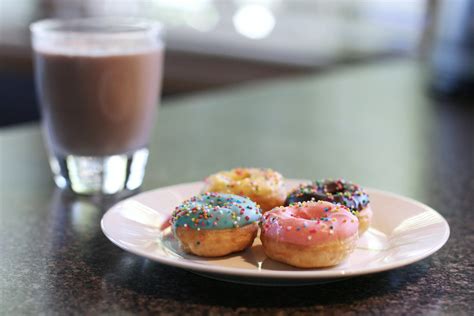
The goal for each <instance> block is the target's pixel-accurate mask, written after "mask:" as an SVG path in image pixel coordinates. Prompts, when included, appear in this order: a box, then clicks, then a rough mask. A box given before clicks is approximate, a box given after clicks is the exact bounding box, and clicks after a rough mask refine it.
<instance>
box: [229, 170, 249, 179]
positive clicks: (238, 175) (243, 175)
mask: <svg viewBox="0 0 474 316" xmlns="http://www.w3.org/2000/svg"><path fill="white" fill-rule="evenodd" d="M250 176H251V175H250V172H248V171H247V170H243V169H236V170H235V171H234V174H233V177H232V179H233V180H235V181H239V180H245V179H248V178H250Z"/></svg>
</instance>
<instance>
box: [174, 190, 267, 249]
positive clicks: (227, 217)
mask: <svg viewBox="0 0 474 316" xmlns="http://www.w3.org/2000/svg"><path fill="white" fill-rule="evenodd" d="M261 216H262V213H261V211H260V209H259V207H258V205H257V204H255V202H253V201H251V200H250V199H248V198H246V197H242V196H237V195H233V194H223V193H204V194H200V195H197V196H194V197H192V198H190V199H189V200H187V201H185V202H183V203H182V204H181V205H179V206H178V207H176V209H175V210H174V212H173V214H172V216H171V221H170V222H171V226H172V230H173V233H174V236H175V237H176V239H178V241H179V244H180V247H181V249H182V250H183V251H185V252H187V253H191V254H194V255H197V256H202V257H219V256H225V255H228V254H230V253H233V252H238V251H241V250H244V249H245V248H247V247H250V246H251V245H252V244H253V241H254V239H255V237H256V236H257V231H258V222H259V220H260V218H261Z"/></svg>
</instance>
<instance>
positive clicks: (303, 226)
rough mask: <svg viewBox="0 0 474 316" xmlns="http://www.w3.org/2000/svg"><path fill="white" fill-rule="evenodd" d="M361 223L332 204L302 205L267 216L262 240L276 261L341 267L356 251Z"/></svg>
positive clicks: (286, 208)
mask: <svg viewBox="0 0 474 316" xmlns="http://www.w3.org/2000/svg"><path fill="white" fill-rule="evenodd" d="M358 226H359V221H358V220H357V217H356V216H355V215H354V214H352V213H351V212H350V211H349V209H347V208H346V207H344V206H342V205H335V204H332V203H330V202H325V201H318V202H302V203H296V204H292V205H291V206H287V207H277V208H275V209H273V210H271V211H270V212H267V213H265V214H264V215H263V218H262V221H261V233H260V240H261V241H262V245H263V249H264V251H265V254H266V255H267V256H268V257H270V258H271V259H273V260H276V261H280V262H284V263H287V264H289V265H292V266H295V267H298V268H322V267H330V266H334V265H336V264H339V263H340V262H341V261H343V260H344V259H345V258H346V257H347V256H348V255H349V254H350V253H351V252H352V251H353V250H354V248H355V246H356V242H357V239H358Z"/></svg>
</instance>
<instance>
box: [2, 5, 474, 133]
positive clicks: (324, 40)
mask: <svg viewBox="0 0 474 316" xmlns="http://www.w3.org/2000/svg"><path fill="white" fill-rule="evenodd" d="M448 2H449V4H448ZM105 15H114V16H142V17H148V18H152V19H156V20H159V21H161V22H162V23H163V24H164V25H165V27H166V30H167V35H166V45H167V51H166V62H165V74H164V87H163V95H164V96H163V97H164V98H167V97H169V96H172V95H177V94H182V93H187V92H193V91H202V90H210V89H219V88H221V87H223V86H230V85H234V84H239V83H243V82H250V81H255V80H267V79H271V78H277V77H283V76H286V77H288V76H298V75H302V74H307V73H315V74H317V73H323V72H326V71H331V70H332V69H336V68H337V67H341V66H342V65H347V64H351V63H373V62H377V61H379V60H381V59H394V58H417V59H419V60H420V61H421V62H423V63H425V64H426V69H427V77H428V82H429V86H430V87H431V90H432V91H434V92H436V94H438V95H442V96H449V97H452V96H458V95H462V96H464V95H468V94H470V93H471V92H472V91H473V90H474V89H472V88H473V86H474V85H473V84H472V82H473V80H472V78H473V77H474V75H473V73H474V62H473V60H474V59H473V57H474V54H473V51H474V22H473V21H474V1H471V0H450V1H441V0H358V1H353V0H0V100H1V101H0V126H6V125H11V124H17V123H21V122H28V121H34V120H38V119H39V114H38V106H37V102H36V97H35V91H34V82H33V75H32V58H31V56H32V53H31V47H30V35H29V30H28V26H29V24H30V23H31V22H33V21H36V20H39V19H43V18H51V17H54V18H63V19H69V18H74V17H86V16H105ZM289 106H290V105H289Z"/></svg>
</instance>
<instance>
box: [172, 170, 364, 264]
mask: <svg viewBox="0 0 474 316" xmlns="http://www.w3.org/2000/svg"><path fill="white" fill-rule="evenodd" d="M371 219H372V209H371V207H370V203H369V196H368V194H367V193H366V192H365V191H364V190H363V189H362V188H361V187H360V186H358V185H356V184H353V183H351V182H348V181H345V180H342V179H339V180H329V179H327V180H322V181H315V182H312V183H310V184H303V185H300V186H298V187H297V188H294V189H293V190H291V191H290V192H287V191H286V189H285V183H284V178H283V176H282V175H281V174H280V173H278V172H276V171H273V170H271V169H257V168H236V169H233V170H229V171H221V172H219V173H216V174H213V175H210V176H209V177H207V178H206V179H205V181H204V188H203V190H202V193H201V194H199V195H197V196H194V197H192V198H190V199H188V200H186V201H185V202H183V203H182V204H181V205H179V206H177V207H176V209H175V210H174V212H173V214H172V216H171V220H170V223H171V227H172V230H173V233H174V236H175V237H176V238H177V240H178V241H179V244H180V247H181V248H182V250H183V251H185V252H187V253H191V254H194V255H197V256H203V257H218V256H225V255H228V254H231V253H234V252H239V251H243V250H245V249H246V248H248V247H251V246H252V244H253V242H254V239H255V238H256V237H257V234H258V230H259V228H260V240H261V242H262V245H263V249H264V251H265V254H266V255H267V256H268V257H270V258H271V259H273V260H276V261H279V262H283V263H286V264H289V265H292V266H295V267H300V268H322V267H330V266H334V265H337V264H339V263H340V262H342V261H343V260H344V259H346V258H347V257H348V256H349V254H350V253H351V252H352V251H353V250H354V248H355V245H356V243H357V240H358V238H359V236H361V235H362V234H363V233H364V232H365V231H366V230H367V229H368V228H369V226H370V222H371Z"/></svg>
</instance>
